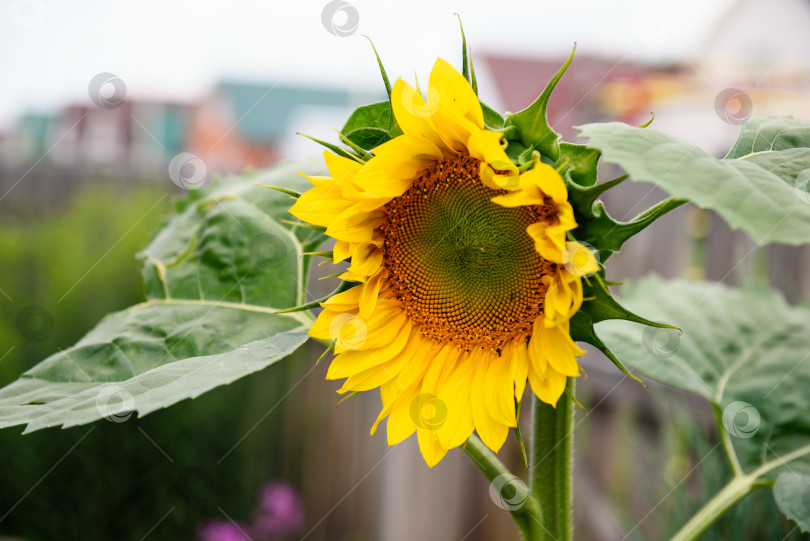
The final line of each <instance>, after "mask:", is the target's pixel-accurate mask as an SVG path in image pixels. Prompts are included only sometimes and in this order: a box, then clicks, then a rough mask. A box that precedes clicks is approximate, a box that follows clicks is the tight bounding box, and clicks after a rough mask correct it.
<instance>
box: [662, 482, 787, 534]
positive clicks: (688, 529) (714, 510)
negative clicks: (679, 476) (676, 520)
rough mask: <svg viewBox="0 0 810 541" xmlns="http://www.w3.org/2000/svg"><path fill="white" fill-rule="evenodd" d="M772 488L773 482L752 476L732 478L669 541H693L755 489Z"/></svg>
mask: <svg viewBox="0 0 810 541" xmlns="http://www.w3.org/2000/svg"><path fill="white" fill-rule="evenodd" d="M769 486H773V481H768V480H762V479H757V477H756V476H755V475H754V474H751V475H743V476H739V477H734V478H733V479H732V480H731V481H729V483H728V484H727V485H726V486H725V487H723V490H721V491H720V492H718V493H717V494H715V495H714V498H712V499H711V500H709V502H708V503H707V504H706V505H704V506H703V507H702V508H701V509H700V511H698V512H697V513H696V514H695V515H694V516H693V517H692V518H691V519H689V522H687V523H686V524H684V526H683V528H681V529H680V530H679V531H678V533H676V534H675V536H674V537H672V539H671V541H693V540H695V539H698V538H699V537H700V536H701V535H703V533H704V532H705V531H706V530H708V529H709V527H710V526H711V525H712V524H714V523H715V522H716V521H717V519H718V518H720V516H721V515H722V514H723V513H725V512H726V511H728V510H729V509H730V508H731V507H732V506H734V504H736V503H737V502H739V501H740V500H742V499H743V498H744V497H745V496H747V495H748V494H749V493H751V492H752V491H753V490H754V489H757V488H766V487H769Z"/></svg>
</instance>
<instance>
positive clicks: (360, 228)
mask: <svg viewBox="0 0 810 541" xmlns="http://www.w3.org/2000/svg"><path fill="white" fill-rule="evenodd" d="M307 193H308V192H307ZM302 197H303V196H302ZM300 200H301V199H300V198H299V201H300ZM291 212H292V209H291ZM302 219H303V218H302ZM384 221H385V212H383V211H381V210H375V211H371V212H363V211H361V210H360V209H359V208H358V207H357V205H356V204H355V205H352V206H351V207H349V208H347V209H346V210H344V211H343V212H342V213H341V214H340V215H339V216H338V217H337V218H335V220H334V221H333V222H331V223H330V224H329V225H327V228H326V234H327V235H329V236H330V237H332V238H335V239H338V240H344V241H347V242H370V241H371V239H372V237H373V236H374V229H375V228H377V227H379V226H380V225H382V223H383V222H384Z"/></svg>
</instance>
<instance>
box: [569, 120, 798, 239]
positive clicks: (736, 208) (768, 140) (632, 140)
mask: <svg viewBox="0 0 810 541" xmlns="http://www.w3.org/2000/svg"><path fill="white" fill-rule="evenodd" d="M580 129H581V130H582V136H583V137H586V138H588V139H589V141H588V146H590V147H592V148H596V149H598V150H600V151H601V152H602V155H603V157H604V159H605V161H607V162H610V163H614V164H617V165H619V166H620V167H622V168H623V169H624V170H625V171H627V173H628V174H629V175H630V178H631V180H635V181H637V182H650V183H653V184H655V185H657V186H659V187H661V188H662V189H664V190H666V191H667V192H669V193H670V194H672V195H673V196H675V197H676V198H678V199H688V200H690V201H692V202H694V203H695V204H696V205H698V206H699V207H701V208H707V209H713V210H715V211H717V212H718V213H719V214H720V215H721V216H722V217H723V218H724V219H725V220H726V221H727V222H728V223H729V225H730V226H731V227H732V228H735V229H743V230H744V231H747V232H748V233H749V234H750V235H751V236H752V237H753V238H754V239H755V240H756V241H757V242H760V243H769V242H781V243H785V244H794V245H798V244H804V243H807V242H810V193H808V190H809V189H810V186H808V184H809V183H808V181H809V180H810V149H808V148H807V147H808V144H809V143H810V124H808V123H806V122H802V121H798V120H795V119H791V118H755V119H752V120H749V121H748V122H747V123H746V124H744V125H743V127H742V130H741V133H740V138H739V140H738V141H737V143H736V144H735V145H734V147H733V148H732V150H731V152H730V153H729V155H728V156H727V159H722V160H720V159H716V158H713V157H712V156H710V155H708V154H707V153H706V152H704V151H703V150H701V149H699V148H697V147H694V146H692V145H689V144H687V143H684V142H682V141H679V140H677V139H674V138H672V137H670V136H668V135H665V134H663V133H660V132H657V131H654V130H650V129H644V128H635V127H632V126H628V125H626V124H621V123H618V122H611V123H606V124H588V125H586V126H583V127H582V128H580Z"/></svg>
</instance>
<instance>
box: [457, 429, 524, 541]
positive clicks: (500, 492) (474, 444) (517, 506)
mask: <svg viewBox="0 0 810 541" xmlns="http://www.w3.org/2000/svg"><path fill="white" fill-rule="evenodd" d="M464 452H465V453H466V454H467V456H468V457H470V459H471V460H472V461H473V462H474V463H475V465H476V466H478V469H479V470H481V471H482V472H483V474H484V476H485V477H486V478H487V480H488V481H489V482H490V483H491V485H490V487H492V488H491V489H490V492H492V491H493V489H494V492H495V494H496V496H497V497H498V498H499V500H500V501H498V502H496V504H497V505H498V506H499V507H501V508H504V509H506V510H507V511H509V512H510V513H511V514H512V518H514V519H515V522H516V523H517V525H518V527H519V528H520V532H521V533H522V534H523V538H524V539H525V540H526V541H533V540H534V537H532V535H531V525H532V524H537V523H539V522H540V509H539V507H538V506H537V502H536V501H534V499H533V498H532V497H531V495H530V494H529V490H528V488H527V487H526V485H525V484H524V483H523V481H521V480H520V479H519V478H518V477H517V476H516V475H514V474H513V473H512V472H510V471H509V470H508V469H507V468H506V466H504V465H503V463H502V462H501V461H500V460H498V457H497V456H495V453H493V452H492V451H490V450H489V449H488V448H487V446H486V445H484V443H483V442H482V441H481V440H480V439H478V436H476V435H475V434H473V435H471V436H470V437H469V439H468V440H467V443H466V444H465V446H464Z"/></svg>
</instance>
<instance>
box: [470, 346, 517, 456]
mask: <svg viewBox="0 0 810 541" xmlns="http://www.w3.org/2000/svg"><path fill="white" fill-rule="evenodd" d="M479 358H480V360H479V363H478V366H477V367H476V369H475V379H474V380H473V388H472V396H471V397H470V403H471V406H472V414H473V421H474V422H475V430H476V432H478V435H479V436H481V441H483V442H484V444H485V445H486V446H487V447H489V448H490V449H492V450H493V451H494V452H496V453H497V452H498V451H499V450H500V448H501V447H502V446H503V443H504V442H505V441H506V435H507V433H508V432H509V427H508V426H506V425H505V424H502V423H499V422H498V421H496V420H495V419H493V418H492V416H491V415H490V414H489V411H488V409H487V401H488V400H489V397H488V396H487V387H486V375H487V370H488V369H489V364H488V359H487V357H486V356H485V355H483V354H481V355H479Z"/></svg>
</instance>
